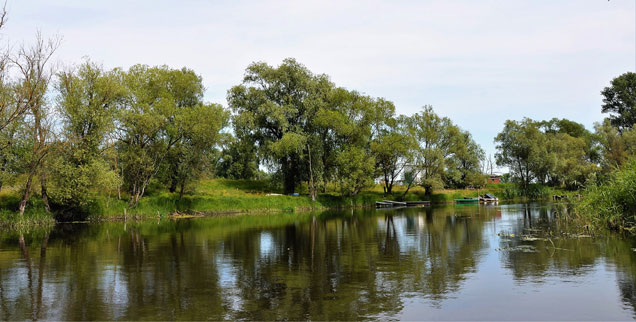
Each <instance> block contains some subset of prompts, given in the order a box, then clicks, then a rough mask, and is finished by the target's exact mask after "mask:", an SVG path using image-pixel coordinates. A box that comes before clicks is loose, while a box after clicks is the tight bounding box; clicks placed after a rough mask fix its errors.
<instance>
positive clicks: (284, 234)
mask: <svg viewBox="0 0 636 322" xmlns="http://www.w3.org/2000/svg"><path fill="white" fill-rule="evenodd" d="M571 226H573V225H571V224H569V223H567V222H565V221H563V220H560V219H559V218H558V217H557V216H556V214H555V213H554V212H553V211H552V209H551V207H550V206H549V205H536V204H534V205H533V204H531V205H511V206H500V207H494V206H472V205H467V206H456V207H453V206H449V207H441V208H430V207H429V208H416V209H400V210H383V211H370V210H367V211H354V212H351V211H332V212H327V213H322V214H300V215H290V214H283V215H267V216H245V217H233V218H232V217H228V218H206V219H193V220H178V221H172V220H164V221H161V222H158V223H157V222H153V223H150V222H145V223H138V224H131V223H128V224H123V223H107V224H90V225H88V224H74V225H58V226H56V227H55V228H54V229H53V230H51V231H35V232H31V233H29V234H19V233H12V234H5V235H2V236H1V237H0V310H1V311H2V312H1V313H0V318H2V319H5V320H15V319H62V320H93V319H100V320H104V319H109V320H110V319H121V320H129V319H141V318H143V319H154V320H165V319H187V320H202V319H215V320H219V319H250V320H272V319H294V320H299V319H319V320H327V319H330V320H335V319H337V320H342V319H345V320H353V319H363V318H364V319H367V318H381V319H384V318H403V319H488V318H494V317H499V318H510V319H517V318H521V319H535V318H542V317H544V318H552V319H560V318H569V319H576V318H577V317H578V318H591V319H594V318H600V319H625V318H631V317H632V314H633V312H634V308H635V307H636V296H635V294H636V291H635V290H636V287H635V285H636V284H635V283H634V277H635V272H636V269H635V268H636V266H635V263H636V262H635V261H634V260H635V257H634V254H635V253H634V252H633V251H632V247H634V245H633V243H632V240H631V239H628V238H619V236H616V235H612V234H608V235H605V236H601V237H595V238H591V237H587V236H585V232H581V231H577V230H575V229H574V227H571ZM511 236H514V237H511ZM535 293H537V294H535ZM539 295H541V296H539ZM598 295H608V296H607V297H605V298H604V300H599V298H598ZM546 296H548V298H549V297H552V299H550V300H546ZM555 299H558V300H559V301H560V302H559V305H558V306H555ZM528 301H529V304H530V305H528ZM498 306H499V307H498ZM576 306H578V307H579V309H578V311H576V312H574V311H568V310H567V308H568V307H576ZM458 308H460V309H458ZM506 308H507V309H506ZM564 308H565V309H564ZM588 311H590V312H588ZM594 312H596V313H594ZM591 313H594V314H596V315H594V314H591ZM541 314H545V315H541ZM590 314H591V315H590Z"/></svg>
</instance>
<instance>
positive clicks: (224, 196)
mask: <svg viewBox="0 0 636 322" xmlns="http://www.w3.org/2000/svg"><path fill="white" fill-rule="evenodd" d="M405 190H406V187H404V186H395V187H394V191H393V193H392V194H390V195H386V194H384V191H383V188H382V186H381V185H376V186H373V187H370V188H368V189H365V190H363V191H362V192H361V193H359V194H358V195H356V196H341V195H340V194H338V193H337V192H335V191H329V192H326V193H321V194H319V195H318V196H317V199H316V201H315V202H313V201H312V200H311V197H310V196H309V195H308V193H307V189H306V187H304V186H301V187H300V189H299V195H298V196H287V195H282V194H280V191H279V190H278V189H276V187H272V186H271V184H270V183H269V182H267V181H247V180H228V179H206V180H202V181H200V182H199V184H198V185H197V186H196V188H195V189H193V191H191V192H190V193H188V194H184V195H183V196H182V197H181V198H179V194H178V193H170V192H167V191H165V190H162V189H159V188H155V189H150V190H149V192H148V194H147V195H146V196H144V197H143V199H142V200H141V201H140V203H139V205H138V206H137V207H136V208H129V207H128V202H127V200H126V198H125V197H124V198H122V200H119V199H117V198H116V197H115V196H113V195H111V196H100V197H99V198H98V199H97V200H96V201H95V203H94V204H93V205H92V206H91V208H90V209H89V210H88V211H87V215H85V216H82V217H81V218H78V217H75V218H71V217H68V216H67V217H66V220H88V221H109V220H143V219H151V218H153V219H154V218H162V217H169V216H183V215H220V214H241V213H280V212H290V213H291V212H302V211H311V210H326V209H342V208H363V207H375V202H376V201H380V200H406V201H416V200H426V201H431V202H432V203H434V204H443V203H453V202H454V201H453V200H454V199H458V198H464V197H475V196H477V195H481V194H485V193H491V194H494V195H495V196H497V197H499V199H500V200H502V201H527V200H541V199H549V198H551V196H552V194H554V193H557V192H555V191H554V190H552V189H550V188H547V187H543V186H537V187H534V188H533V190H532V192H533V193H532V195H531V196H530V197H524V196H523V194H522V192H521V191H520V190H519V189H518V188H517V187H516V186H515V185H512V184H492V185H488V186H486V187H485V188H484V189H479V190H477V189H456V190H440V191H438V192H436V193H433V194H432V195H426V194H425V191H424V189H423V188H421V187H412V188H411V189H410V190H409V192H408V193H407V194H406V195H404V191H405ZM558 194H563V192H561V191H558ZM18 203H19V193H18V191H17V190H7V189H5V191H3V192H2V193H0V227H2V228H9V229H12V228H13V229H15V228H20V227H30V226H40V225H51V224H53V223H54V222H55V220H54V219H53V216H52V215H51V214H48V213H46V211H45V210H44V205H43V203H42V202H41V200H40V199H38V198H37V197H34V198H32V201H31V202H30V203H29V204H28V205H27V211H26V213H25V215H24V216H19V215H17V208H18V207H17V206H18Z"/></svg>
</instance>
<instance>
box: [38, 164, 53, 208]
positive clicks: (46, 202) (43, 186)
mask: <svg viewBox="0 0 636 322" xmlns="http://www.w3.org/2000/svg"><path fill="white" fill-rule="evenodd" d="M40 188H41V191H42V201H44V208H45V209H46V212H51V206H50V205H49V194H48V193H47V192H46V175H44V174H43V173H40Z"/></svg>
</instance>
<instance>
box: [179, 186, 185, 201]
mask: <svg viewBox="0 0 636 322" xmlns="http://www.w3.org/2000/svg"><path fill="white" fill-rule="evenodd" d="M184 188H185V182H181V185H180V187H179V200H181V198H183V190H184Z"/></svg>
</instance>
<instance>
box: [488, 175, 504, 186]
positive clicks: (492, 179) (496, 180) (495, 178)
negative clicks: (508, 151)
mask: <svg viewBox="0 0 636 322" xmlns="http://www.w3.org/2000/svg"><path fill="white" fill-rule="evenodd" d="M488 183H494V184H499V183H501V176H500V175H498V174H491V175H490V176H488Z"/></svg>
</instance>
